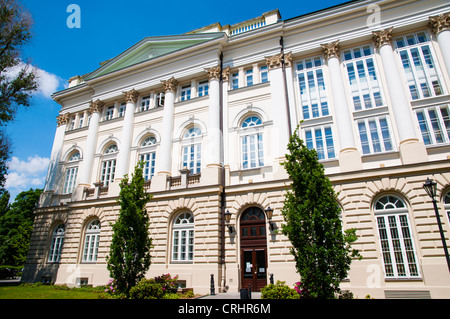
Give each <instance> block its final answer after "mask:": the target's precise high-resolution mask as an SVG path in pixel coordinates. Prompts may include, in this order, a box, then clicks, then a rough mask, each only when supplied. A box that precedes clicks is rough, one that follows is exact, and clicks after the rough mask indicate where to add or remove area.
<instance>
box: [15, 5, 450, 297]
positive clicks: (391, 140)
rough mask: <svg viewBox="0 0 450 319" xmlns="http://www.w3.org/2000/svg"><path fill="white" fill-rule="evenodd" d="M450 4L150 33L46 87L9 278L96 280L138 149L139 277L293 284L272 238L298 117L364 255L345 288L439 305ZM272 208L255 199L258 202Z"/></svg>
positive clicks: (448, 195) (223, 285)
mask: <svg viewBox="0 0 450 319" xmlns="http://www.w3.org/2000/svg"><path fill="white" fill-rule="evenodd" d="M449 70H450V4H449V3H448V1H444V0H442V1H439V0H427V1H406V0H395V1H394V0H384V1H374V0H362V1H351V2H347V3H345V4H342V5H339V6H335V7H332V8H328V9H325V10H321V11H318V12H312V13H309V14H306V15H302V16H298V17H295V18H291V19H288V20H282V19H281V16H280V13H279V12H278V10H274V11H270V12H267V13H264V14H262V15H261V16H260V17H257V18H254V19H251V20H248V21H244V22H242V23H238V24H235V25H225V26H223V25H221V24H219V23H216V24H213V25H208V26H206V27H203V28H200V29H198V30H194V31H191V32H187V33H185V34H181V35H175V36H174V35H171V36H158V37H148V38H145V39H143V40H142V41H140V42H138V43H137V44H135V45H134V46H132V47H131V48H129V49H128V50H126V51H124V52H123V53H121V54H120V55H118V56H116V57H114V58H112V59H110V60H108V61H106V62H104V63H102V64H101V66H100V67H99V68H98V69H97V70H94V71H93V72H91V73H89V74H86V75H83V76H76V77H73V78H71V79H70V84H69V87H68V88H67V89H65V90H62V91H59V92H56V93H55V94H54V95H53V98H54V100H55V101H57V102H58V103H59V104H60V105H61V111H60V115H59V116H58V121H57V128H56V133H55V139H54V144H53V149H52V154H51V163H50V167H49V171H48V176H47V182H46V186H45V191H44V194H43V195H42V197H41V201H40V204H39V207H38V208H37V209H36V220H35V226H34V232H33V234H32V238H31V245H30V250H29V254H28V260H27V264H26V267H25V271H24V275H23V280H25V281H41V280H44V281H51V282H55V283H57V284H64V283H65V284H69V285H76V284H80V283H87V284H93V285H102V284H105V283H106V282H107V281H108V279H109V273H108V271H107V269H106V259H105V258H106V256H107V255H108V252H109V245H110V240H111V236H112V229H111V226H110V225H111V223H113V222H114V221H115V220H116V219H117V217H118V212H119V206H118V204H117V197H118V194H119V182H120V180H121V179H122V178H123V176H124V175H125V174H130V173H131V172H132V171H133V169H134V167H135V165H136V164H137V162H138V161H140V160H144V161H145V167H144V174H145V178H146V181H147V182H146V185H145V187H146V189H147V190H148V192H150V193H151V194H152V195H153V199H152V200H151V201H150V202H149V204H148V207H147V210H148V212H149V213H150V220H151V226H150V234H151V237H152V239H153V244H154V247H153V248H152V250H151V255H152V264H151V266H150V269H149V271H148V274H147V276H148V277H152V276H157V275H161V274H163V273H171V274H178V275H179V285H180V286H185V287H190V288H193V289H194V292H196V293H207V292H209V288H210V279H211V277H210V275H211V274H213V275H214V280H215V285H216V289H217V290H220V291H232V292H237V291H239V289H240V288H241V287H248V285H249V284H251V285H252V288H253V290H255V289H256V290H258V289H260V288H261V287H263V286H265V285H266V284H267V283H268V281H269V278H270V276H271V275H272V274H273V278H274V280H283V281H286V282H287V283H288V284H294V283H295V282H296V281H298V280H299V276H298V274H297V273H296V271H295V265H294V261H293V258H292V255H291V254H290V247H291V246H290V242H289V241H288V240H287V238H286V237H285V236H283V235H282V234H281V232H280V229H281V225H282V223H283V217H282V214H281V208H282V206H283V202H284V193H285V190H286V187H287V186H288V185H289V183H290V182H289V177H288V176H287V174H286V172H285V170H284V169H283V167H282V166H281V165H280V163H282V162H283V160H284V156H285V154H286V145H287V143H288V139H289V136H290V134H291V133H292V132H293V131H294V130H295V129H296V127H297V126H298V125H300V126H299V129H300V133H301V136H302V138H303V139H304V141H305V143H306V145H307V146H308V147H309V148H314V149H316V150H317V153H318V156H319V159H320V161H321V162H322V163H323V165H324V167H325V171H326V174H327V176H328V177H329V178H330V180H331V181H332V183H333V185H334V187H335V190H336V192H337V193H338V199H339V204H340V205H341V208H342V219H343V224H344V228H356V231H357V235H358V240H357V241H356V243H355V244H354V246H355V248H357V249H359V250H360V252H361V255H362V257H363V258H362V259H361V260H355V261H354V262H353V263H352V267H351V271H350V274H349V276H348V278H347V279H346V280H345V281H344V282H342V284H341V287H342V288H343V289H348V290H350V291H352V292H353V293H354V295H355V296H356V297H358V298H364V297H365V296H366V295H368V294H369V295H371V296H372V297H375V298H395V297H405V298H406V297H421V298H427V297H431V298H449V297H450V274H449V269H448V267H447V263H446V259H445V255H444V249H443V244H442V241H441V237H440V233H439V228H438V225H437V221H436V217H435V213H434V209H433V205H432V202H431V200H430V198H429V197H428V195H427V194H426V192H425V190H424V189H423V187H422V184H423V183H424V182H425V181H426V179H427V178H430V179H433V180H435V181H436V182H437V206H438V209H439V212H440V214H441V221H442V228H443V231H444V235H445V237H446V239H447V243H448V242H449V241H448V237H449V235H448V234H449V232H450V226H449V222H450V220H449V217H450V216H449V212H450V77H449ZM269 208H270V209H269Z"/></svg>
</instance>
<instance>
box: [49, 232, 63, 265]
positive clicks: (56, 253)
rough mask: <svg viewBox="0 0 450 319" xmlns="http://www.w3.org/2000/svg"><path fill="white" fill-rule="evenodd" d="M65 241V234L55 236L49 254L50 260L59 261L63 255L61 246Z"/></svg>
mask: <svg viewBox="0 0 450 319" xmlns="http://www.w3.org/2000/svg"><path fill="white" fill-rule="evenodd" d="M63 242H64V236H53V237H52V243H51V245H50V253H49V255H48V261H49V262H58V261H59V259H60V257H61V248H62V245H63Z"/></svg>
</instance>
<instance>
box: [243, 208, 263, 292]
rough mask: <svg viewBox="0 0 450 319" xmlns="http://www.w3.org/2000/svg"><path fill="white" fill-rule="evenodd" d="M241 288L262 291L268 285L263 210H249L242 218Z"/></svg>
mask: <svg viewBox="0 0 450 319" xmlns="http://www.w3.org/2000/svg"><path fill="white" fill-rule="evenodd" d="M240 226H241V288H248V286H249V285H252V291H260V290H261V288H263V287H265V286H266V285H267V239H266V218H265V215H264V212H263V211H262V209H260V208H258V207H250V208H247V209H246V210H245V211H244V213H243V214H242V217H241V222H240Z"/></svg>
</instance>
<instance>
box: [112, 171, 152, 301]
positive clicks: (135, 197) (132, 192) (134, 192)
mask: <svg viewBox="0 0 450 319" xmlns="http://www.w3.org/2000/svg"><path fill="white" fill-rule="evenodd" d="M144 182H145V180H144V177H143V173H142V163H139V164H138V165H137V166H136V167H135V170H134V174H133V175H132V177H131V181H130V180H129V178H128V176H127V175H125V176H124V179H123V180H122V181H121V183H120V194H119V199H118V202H119V204H120V207H121V208H120V214H119V218H118V219H117V221H116V222H115V223H114V224H113V225H112V228H113V231H114V233H113V237H112V241H111V246H110V253H109V256H108V258H107V261H108V264H107V268H108V270H109V273H110V276H111V278H113V279H114V280H115V283H116V284H117V289H118V291H119V292H120V293H124V294H126V295H128V293H129V292H130V289H131V288H132V287H134V286H135V285H136V284H137V283H138V282H139V281H140V280H141V279H142V278H144V274H145V272H146V271H147V270H148V268H149V267H150V263H151V256H150V248H151V245H152V241H151V238H150V236H149V223H150V219H149V216H148V214H147V210H146V209H145V206H146V204H147V202H148V201H149V200H150V199H151V195H150V194H147V193H146V192H145V190H144Z"/></svg>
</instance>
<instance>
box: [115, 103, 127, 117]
mask: <svg viewBox="0 0 450 319" xmlns="http://www.w3.org/2000/svg"><path fill="white" fill-rule="evenodd" d="M126 107H127V104H126V103H120V105H119V113H118V114H117V116H118V117H123V116H125V108H126Z"/></svg>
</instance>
